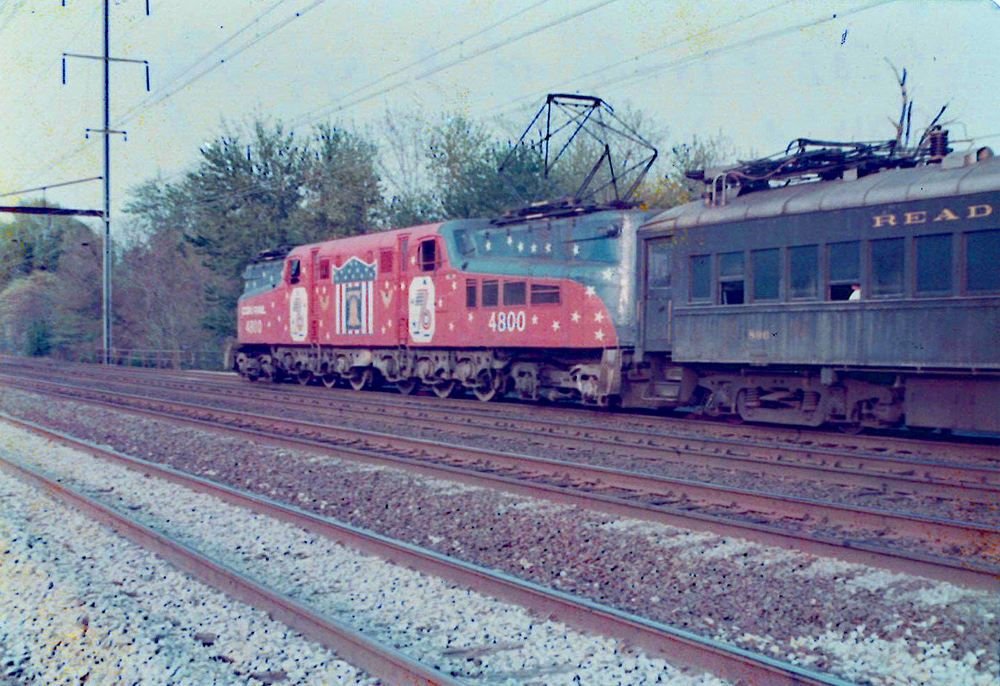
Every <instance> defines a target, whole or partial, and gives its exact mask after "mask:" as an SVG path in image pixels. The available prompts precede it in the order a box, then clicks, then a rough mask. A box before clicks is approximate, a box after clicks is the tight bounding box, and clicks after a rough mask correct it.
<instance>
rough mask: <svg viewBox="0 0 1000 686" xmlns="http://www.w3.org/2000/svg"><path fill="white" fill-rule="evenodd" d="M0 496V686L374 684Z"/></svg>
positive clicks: (2, 485)
mask: <svg viewBox="0 0 1000 686" xmlns="http://www.w3.org/2000/svg"><path fill="white" fill-rule="evenodd" d="M4 434H5V435H4V442H8V441H9V440H10V438H11V437H10V434H9V430H8V429H7V428H6V427H4ZM5 452H6V451H5ZM0 494H2V500H0V502H2V505H3V507H2V509H0V683H3V684H7V685H10V686H43V685H44V686H55V685H56V684H65V685H66V686H70V685H73V686H76V685H78V684H84V683H86V684H89V685H92V686H97V685H104V686H110V685H111V684H171V685H172V686H208V685H218V686H229V685H233V686H236V685H237V684H240V685H243V686H246V685H247V684H270V683H278V682H280V683H282V684H288V685H289V686H291V685H292V684H296V685H302V686H324V685H327V684H355V685H358V686H376V684H378V681H377V680H375V679H372V678H370V677H368V676H366V675H365V674H363V673H361V672H359V671H358V670H357V669H355V668H354V667H352V666H351V665H348V664H347V663H345V662H343V661H341V660H339V659H337V657H336V656H335V655H333V654H332V653H331V652H330V651H328V650H326V649H324V648H323V647H322V646H319V645H316V644H314V643H311V642H308V641H306V640H305V639H304V638H302V637H301V636H299V635H298V634H295V633H294V632H292V631H290V630H289V629H288V628H287V627H285V626H284V625H282V624H279V623H277V622H274V621H272V620H270V619H268V617H267V615H266V614H265V613H263V612H259V611H257V610H255V609H253V608H251V607H249V606H246V605H243V604H242V603H238V602H234V601H233V600H232V599H230V598H228V597H226V596H224V595H222V594H220V593H217V592H215V591H213V590H212V589H210V588H209V587H207V586H205V585H204V584H201V583H199V582H197V581H193V580H192V579H190V578H189V577H187V576H185V575H184V574H182V573H180V572H178V571H177V570H176V569H175V568H173V567H171V566H170V565H169V564H167V563H166V562H163V561H162V560H160V559H159V558H157V557H156V556H154V555H152V554H151V553H149V552H147V551H146V550H144V549H143V548H141V547H139V546H137V545H135V544H133V543H131V542H130V541H128V540H126V539H124V538H121V537H120V536H117V535H116V534H114V533H112V532H110V531H108V530H107V529H104V528H102V527H101V526H99V525H96V524H95V523H94V522H93V521H92V520H90V519H88V518H86V517H84V516H82V515H80V514H78V513H77V512H75V511H74V510H71V509H68V508H66V507H63V506H61V505H58V504H56V503H54V502H53V501H51V500H49V499H48V498H46V497H44V496H41V495H40V494H39V492H38V491H37V490H35V489H32V488H31V487H29V486H26V485H24V484H22V483H20V482H19V481H17V480H15V479H13V478H11V477H9V476H7V475H4V474H0Z"/></svg>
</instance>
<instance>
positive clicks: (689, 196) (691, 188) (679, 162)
mask: <svg viewBox="0 0 1000 686" xmlns="http://www.w3.org/2000/svg"><path fill="white" fill-rule="evenodd" d="M735 158H736V151H735V150H734V149H733V148H732V147H731V145H730V142H729V140H728V139H727V138H725V137H724V136H722V135H721V134H717V135H715V136H710V137H708V138H699V137H698V136H697V135H695V136H692V138H691V142H690V143H679V144H677V145H675V146H673V147H672V148H671V149H670V153H669V155H668V156H667V167H668V172H667V174H666V175H665V176H663V177H660V178H659V179H656V180H655V181H649V180H647V181H646V183H644V184H643V185H642V186H641V187H640V189H639V200H640V203H641V204H642V205H643V206H644V207H650V208H662V209H667V208H670V207H675V206H676V205H683V204H684V203H687V202H691V201H692V200H695V199H697V198H698V197H700V196H701V193H702V183H701V182H700V181H691V180H690V179H688V178H687V177H686V176H685V174H686V173H687V172H688V171H691V170H694V169H706V168H710V167H713V166H718V165H721V164H724V163H725V162H728V161H731V160H733V159H735Z"/></svg>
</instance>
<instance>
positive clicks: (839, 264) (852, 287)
mask: <svg viewBox="0 0 1000 686" xmlns="http://www.w3.org/2000/svg"><path fill="white" fill-rule="evenodd" d="M827 273H828V274H829V275H830V276H829V279H830V280H829V290H828V292H827V296H828V298H829V299H830V300H857V299H859V298H860V297H861V291H860V288H861V246H860V243H859V242H858V241H847V242H845V243H830V245H828V246H827ZM855 293H857V295H855Z"/></svg>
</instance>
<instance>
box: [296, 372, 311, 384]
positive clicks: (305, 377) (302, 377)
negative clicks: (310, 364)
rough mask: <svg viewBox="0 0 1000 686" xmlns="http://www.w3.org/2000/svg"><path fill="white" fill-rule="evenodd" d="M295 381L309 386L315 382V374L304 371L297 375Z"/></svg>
mask: <svg viewBox="0 0 1000 686" xmlns="http://www.w3.org/2000/svg"><path fill="white" fill-rule="evenodd" d="M295 379H296V380H297V381H298V382H299V384H301V385H303V386H308V385H309V384H310V383H311V382H312V380H313V373H312V372H311V371H309V370H308V369H302V370H300V371H299V373H298V374H296V375H295Z"/></svg>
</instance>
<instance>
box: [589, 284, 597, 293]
mask: <svg viewBox="0 0 1000 686" xmlns="http://www.w3.org/2000/svg"><path fill="white" fill-rule="evenodd" d="M596 294H597V291H595V290H594V287H593V286H587V295H596Z"/></svg>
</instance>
